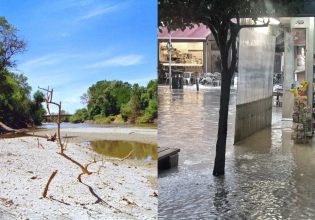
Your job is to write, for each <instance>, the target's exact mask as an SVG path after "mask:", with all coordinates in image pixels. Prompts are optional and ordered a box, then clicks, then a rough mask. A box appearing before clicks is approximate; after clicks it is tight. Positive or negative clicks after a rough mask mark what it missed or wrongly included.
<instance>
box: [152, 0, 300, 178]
mask: <svg viewBox="0 0 315 220" xmlns="http://www.w3.org/2000/svg"><path fill="white" fill-rule="evenodd" d="M272 3H273V4H270V2H269V4H268V3H266V2H265V1H260V0H253V1H249V0H245V1H244V0H158V11H159V15H158V26H161V24H162V23H163V24H164V25H166V26H167V27H168V29H169V31H171V30H175V29H177V28H180V29H182V30H183V29H185V28H186V27H192V26H193V25H194V24H204V25H206V26H207V27H208V28H209V29H210V30H211V33H212V34H213V36H214V39H215V41H216V43H217V45H218V48H219V50H220V55H221V66H222V72H221V74H222V84H221V97H220V112H219V124H218V134H217V143H216V157H215V164H214V169H213V175H215V176H219V175H224V168H225V151H226V137H227V120H228V110H229V100H230V85H231V80H232V76H233V74H234V72H235V67H236V62H237V58H236V55H237V46H236V40H237V36H238V33H239V31H240V30H241V29H242V28H248V27H259V26H267V25H268V24H269V21H268V22H266V23H265V24H263V25H257V24H256V21H257V19H258V17H265V16H274V15H275V14H278V15H280V13H281V14H284V13H292V12H294V11H297V10H299V7H303V2H300V1H296V0H295V1H294V0H287V1H284V0H283V1H281V0H274V1H272ZM276 10H279V11H276ZM242 17H243V18H252V19H253V24H250V25H242V24H241V21H240V18H242Z"/></svg>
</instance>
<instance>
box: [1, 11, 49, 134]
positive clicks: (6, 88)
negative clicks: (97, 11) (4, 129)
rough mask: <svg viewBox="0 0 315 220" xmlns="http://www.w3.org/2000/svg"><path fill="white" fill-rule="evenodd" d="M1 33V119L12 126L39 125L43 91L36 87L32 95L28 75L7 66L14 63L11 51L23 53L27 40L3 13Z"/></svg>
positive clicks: (14, 53)
mask: <svg viewBox="0 0 315 220" xmlns="http://www.w3.org/2000/svg"><path fill="white" fill-rule="evenodd" d="M0 36H1V38H0V122H2V123H4V124H6V125H7V126H10V127H13V128H22V127H26V126H29V125H38V124H40V123H41V121H42V120H43V116H44V114H45V110H44V108H43V107H42V105H41V102H42V101H43V94H42V93H41V92H39V91H37V92H35V94H34V95H33V97H31V90H32V88H31V87H30V86H29V84H28V83H27V78H26V77H25V76H24V75H22V74H16V73H14V72H12V71H10V70H9V69H10V68H12V67H15V65H16V64H15V60H13V57H14V55H16V54H18V53H22V52H23V51H24V50H25V47H26V43H25V42H24V41H23V40H21V39H19V38H18V36H17V29H16V28H14V27H13V26H12V25H10V24H9V23H8V21H7V20H6V19H5V18H4V17H0ZM0 132H1V127H0Z"/></svg>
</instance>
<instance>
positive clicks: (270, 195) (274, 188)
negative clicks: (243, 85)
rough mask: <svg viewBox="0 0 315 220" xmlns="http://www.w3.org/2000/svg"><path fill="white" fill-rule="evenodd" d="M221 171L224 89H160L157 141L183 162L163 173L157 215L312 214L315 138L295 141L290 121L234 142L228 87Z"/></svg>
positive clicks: (277, 113)
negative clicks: (217, 162) (217, 169)
mask: <svg viewBox="0 0 315 220" xmlns="http://www.w3.org/2000/svg"><path fill="white" fill-rule="evenodd" d="M231 93H232V94H231V101H230V113H229V128H228V138H227V152H226V170H225V172H226V173H225V176H224V177H219V178H218V177H214V176H213V175H212V168H213V163H214V157H215V143H216V133H217V125H218V123H217V121H218V114H219V96H220V90H218V89H208V90H203V91H199V93H197V92H196V91H195V90H184V91H180V90H179V91H173V92H171V91H170V90H169V88H167V87H160V88H159V127H158V135H159V136H158V137H159V138H158V145H159V146H161V147H177V148H180V149H181V151H180V153H179V166H178V168H175V169H171V170H166V171H162V172H160V173H159V179H158V185H159V218H160V219H315V199H314V198H315V141H314V138H313V143H310V144H308V145H294V144H293V141H292V140H291V128H290V127H291V123H292V122H291V121H282V120H281V109H279V108H274V109H273V122H272V127H271V128H267V129H264V130H262V131H260V132H257V133H256V134H254V135H252V136H251V137H249V138H247V139H246V140H245V141H243V142H241V143H239V144H237V145H233V135H234V134H233V130H234V118H235V91H233V90H232V92H231Z"/></svg>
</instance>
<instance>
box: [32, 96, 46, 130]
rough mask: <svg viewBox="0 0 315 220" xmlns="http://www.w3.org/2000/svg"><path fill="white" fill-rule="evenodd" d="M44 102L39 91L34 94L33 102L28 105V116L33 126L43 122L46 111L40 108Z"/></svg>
mask: <svg viewBox="0 0 315 220" xmlns="http://www.w3.org/2000/svg"><path fill="white" fill-rule="evenodd" d="M44 100H45V99H44V94H43V93H42V92H41V91H36V92H35V93H34V95H33V101H32V102H31V104H30V114H31V117H32V123H33V124H34V125H41V123H42V121H43V120H44V115H45V114H46V110H45V109H44V107H43V106H42V103H43V102H44Z"/></svg>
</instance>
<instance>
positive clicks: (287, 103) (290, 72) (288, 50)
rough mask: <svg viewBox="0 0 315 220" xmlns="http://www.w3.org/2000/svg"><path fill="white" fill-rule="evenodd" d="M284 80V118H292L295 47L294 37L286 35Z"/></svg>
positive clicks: (286, 33)
mask: <svg viewBox="0 0 315 220" xmlns="http://www.w3.org/2000/svg"><path fill="white" fill-rule="evenodd" d="M283 74H284V79H283V105H282V106H283V107H282V118H290V119H291V118H292V113H293V104H294V95H293V94H292V93H291V92H290V91H289V89H291V84H292V83H294V47H293V36H292V35H291V34H290V33H288V32H285V33H284V71H283Z"/></svg>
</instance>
